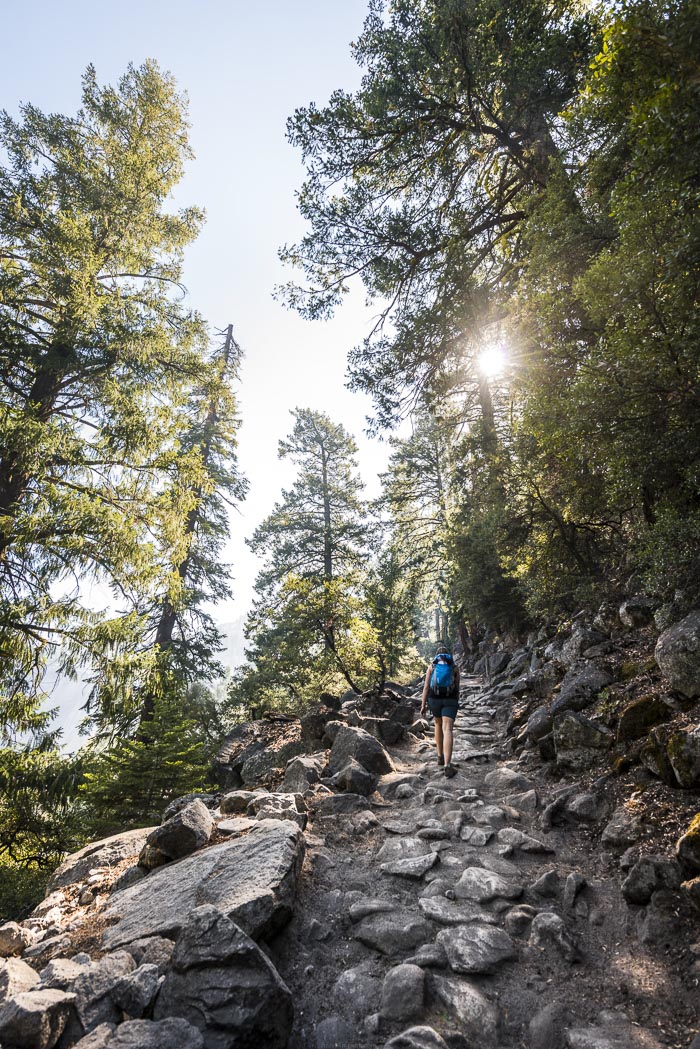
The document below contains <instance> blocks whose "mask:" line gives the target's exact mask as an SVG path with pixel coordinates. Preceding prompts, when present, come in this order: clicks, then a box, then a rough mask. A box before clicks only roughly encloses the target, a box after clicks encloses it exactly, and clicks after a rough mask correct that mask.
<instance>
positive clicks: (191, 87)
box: [0, 0, 387, 622]
mask: <svg viewBox="0 0 700 1049" xmlns="http://www.w3.org/2000/svg"><path fill="white" fill-rule="evenodd" d="M366 6H367V5H366V0H342V2H341V0H296V2H290V0H267V2H262V3H258V4H254V3H251V2H250V0H209V2H199V3H198V4H196V5H195V4H192V3H185V2H184V0H168V2H165V0H138V2H136V0H125V2H121V3H120V4H118V5H97V4H95V3H94V0H64V2H63V3H61V4H57V3H55V0H50V2H48V0H39V2H35V3H33V4H13V5H11V6H8V7H7V8H6V9H5V10H4V11H3V37H4V40H3V43H4V47H3V61H2V64H1V65H0V105H1V106H2V107H4V108H6V109H8V110H9V111H10V112H11V113H16V111H17V106H18V104H19V102H20V101H26V102H32V103H34V104H36V105H38V106H39V107H40V108H42V109H45V110H48V111H54V112H66V113H71V112H74V111H75V109H76V108H77V107H78V105H79V101H80V76H81V73H82V72H83V70H84V69H85V67H86V66H87V64H88V63H90V62H92V63H93V64H94V65H95V66H96V68H97V74H98V79H99V80H100V82H102V83H103V82H105V81H108V82H114V81H115V80H116V79H117V78H118V76H119V75H120V73H121V72H123V71H124V69H125V68H126V66H127V64H128V63H129V62H133V63H134V64H136V65H138V64H139V63H141V62H142V61H143V60H144V59H146V58H155V59H156V60H157V61H158V62H159V63H160V65H161V67H162V68H164V69H167V70H169V71H170V72H172V73H173V75H174V76H175V78H176V79H177V81H178V84H179V86H180V88H181V89H182V90H184V91H186V92H187V93H188V95H189V98H190V116H191V122H192V132H191V142H192V145H193V147H194V150H195V153H196V161H195V162H194V163H193V164H191V165H190V167H189V169H188V173H187V176H186V178H185V180H184V181H183V183H182V184H181V186H180V187H179V189H178V192H177V203H178V204H183V205H184V204H190V203H192V204H197V205H200V206H203V207H204V208H206V211H207V216H208V219H207V224H206V226H205V229H204V231H203V233H202V235H201V236H200V238H199V239H198V241H197V242H196V243H195V245H194V246H192V247H191V248H190V249H189V251H188V253H187V256H186V264H185V274H184V280H185V284H186V285H187V287H188V289H189V293H190V296H189V301H190V302H191V304H192V305H193V306H194V307H196V308H197V309H199V310H200V311H201V312H202V313H203V314H204V316H205V317H206V318H207V319H208V320H209V321H210V323H211V324H212V326H213V327H217V328H224V327H225V326H226V325H227V324H228V323H229V322H230V323H233V325H234V332H235V335H236V338H237V340H238V342H239V343H240V344H241V346H242V347H243V348H244V350H245V352H246V360H245V364H244V368H243V374H242V387H241V411H242V416H243V427H242V430H241V435H240V463H241V467H242V469H243V471H244V473H246V474H247V476H248V477H249V479H250V494H249V497H248V499H247V500H246V503H245V504H244V505H243V506H242V508H241V515H235V516H234V518H233V521H232V539H231V543H230V545H229V547H228V549H227V550H226V553H225V558H226V560H227V561H229V562H231V563H232V565H233V575H234V578H235V583H234V589H235V599H234V601H233V602H232V603H231V604H230V605H229V606H228V607H222V606H219V609H218V612H217V619H219V620H220V621H221V622H230V621H231V620H233V619H237V618H238V617H239V616H241V615H242V614H243V613H244V612H245V611H246V610H247V607H248V605H249V602H250V597H251V589H252V583H253V579H254V577H255V573H256V571H257V565H256V563H255V559H254V558H253V556H252V554H250V552H249V551H248V550H247V548H246V547H245V544H244V537H245V536H247V535H250V534H251V533H252V531H253V529H254V527H255V526H256V524H257V523H258V522H259V521H260V520H261V519H262V518H263V517H264V516H265V515H266V514H267V513H268V512H269V510H270V509H271V507H272V505H273V503H274V501H275V499H276V498H277V497H278V495H279V492H280V488H281V487H282V485H283V484H287V483H289V476H288V475H287V476H285V470H288V469H289V465H288V464H285V463H280V462H278V460H277V457H276V452H277V442H278V440H279V439H280V437H283V436H284V435H285V434H286V433H288V431H289V430H290V428H291V418H290V416H289V411H290V410H291V409H292V408H294V407H297V406H301V407H306V406H311V407H314V408H318V409H322V410H323V411H326V412H328V414H329V415H330V416H331V417H332V418H334V419H336V420H338V421H340V422H342V423H343V424H344V425H345V426H346V428H347V429H349V430H350V431H351V432H352V433H354V435H355V437H356V439H357V440H358V442H359V444H360V465H361V470H362V474H363V476H364V477H365V479H366V481H367V482H368V487H369V491H370V494H375V493H376V491H377V488H378V486H377V483H376V474H377V471H378V470H381V469H383V468H384V466H385V464H386V458H387V446H386V445H385V444H380V443H378V442H376V441H373V442H370V441H369V440H368V439H366V438H364V437H363V435H362V428H363V425H364V418H365V415H366V414H367V412H368V411H369V408H370V406H369V402H368V401H367V399H366V398H364V397H360V396H359V395H357V394H351V393H350V392H349V391H347V390H346V389H345V388H344V372H345V361H346V355H347V352H348V350H349V349H350V348H351V347H352V346H353V345H355V344H356V343H358V342H360V341H361V339H362V337H363V335H364V334H365V333H366V331H367V330H368V328H369V323H370V316H371V314H370V311H368V310H367V309H366V307H365V306H364V304H363V301H362V295H361V292H359V291H358V293H357V294H356V295H354V297H352V298H351V300H350V301H349V302H348V303H347V305H346V306H345V307H344V308H343V309H342V310H341V311H340V312H339V314H338V315H337V316H336V318H335V319H334V320H333V321H331V322H328V323H323V324H322V323H314V324H311V323H308V322H305V321H302V320H301V319H300V318H299V317H298V316H296V314H293V313H291V312H289V311H288V310H285V309H284V308H283V307H282V306H281V305H280V304H279V303H277V302H275V301H273V299H272V297H271V291H272V288H273V286H274V285H275V284H276V283H278V282H282V281H284V280H286V279H288V278H289V276H290V274H289V273H288V272H286V271H284V270H283V269H282V267H281V265H280V263H279V261H278V259H277V249H278V247H279V246H280V245H282V244H283V243H284V242H289V241H293V240H295V239H297V238H298V237H299V235H300V234H301V232H302V230H303V226H302V223H301V220H300V218H299V216H298V214H297V212H296V208H295V201H294V191H295V189H297V188H298V187H299V186H300V184H301V181H302V176H303V170H302V167H301V163H300V158H299V156H298V154H297V152H296V151H295V150H293V149H292V147H291V146H289V145H288V144H287V142H286V138H285V120H286V118H287V117H288V116H289V115H291V113H292V112H293V110H294V108H295V107H296V106H299V105H305V104H307V103H309V102H311V101H316V102H317V103H319V104H322V103H324V102H325V101H326V100H327V99H328V96H329V95H330V93H331V91H332V90H333V89H335V88H338V87H343V88H345V89H353V88H355V87H356V86H357V85H358V83H359V78H360V71H359V70H358V68H357V67H356V66H355V64H354V62H353V61H352V58H351V56H350V48H349V44H350V41H351V40H353V39H356V38H357V36H358V35H359V32H360V30H361V28H362V23H363V20H364V17H365V14H366Z"/></svg>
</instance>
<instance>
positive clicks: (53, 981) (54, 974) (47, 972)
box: [31, 958, 91, 991]
mask: <svg viewBox="0 0 700 1049" xmlns="http://www.w3.org/2000/svg"><path fill="white" fill-rule="evenodd" d="M90 964H91V962H90V960H89V959H88V962H87V965H88V966H90ZM31 971H32V972H34V970H33V969H32V970H31ZM85 971H86V966H85V964H81V963H80V962H77V961H76V960H75V959H74V958H54V959H52V961H50V962H49V964H48V965H47V966H46V968H44V969H42V970H41V973H40V974H39V976H40V978H41V986H42V987H54V988H57V989H58V990H59V991H67V990H68V989H69V988H70V987H71V986H72V984H73V983H74V981H75V980H77V979H78V977H79V976H81V975H82V974H83V973H84V972H85ZM35 975H36V974H35Z"/></svg>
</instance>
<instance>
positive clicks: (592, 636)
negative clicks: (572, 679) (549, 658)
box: [559, 623, 607, 667]
mask: <svg viewBox="0 0 700 1049" xmlns="http://www.w3.org/2000/svg"><path fill="white" fill-rule="evenodd" d="M606 640H607V639H606V637H605V634H601V633H600V631H599V630H591V629H590V628H589V627H587V626H586V625H585V624H583V623H577V624H576V625H575V626H574V629H573V631H572V633H571V637H569V638H568V639H567V640H566V641H565V642H564V644H563V645H562V648H561V652H560V654H559V659H560V660H561V662H562V663H564V664H565V665H566V666H568V667H571V666H573V665H574V663H576V662H577V661H578V660H579V659H581V657H582V656H583V654H584V652H586V651H587V650H588V649H589V648H593V647H594V645H599V644H600V643H601V642H602V641H606Z"/></svg>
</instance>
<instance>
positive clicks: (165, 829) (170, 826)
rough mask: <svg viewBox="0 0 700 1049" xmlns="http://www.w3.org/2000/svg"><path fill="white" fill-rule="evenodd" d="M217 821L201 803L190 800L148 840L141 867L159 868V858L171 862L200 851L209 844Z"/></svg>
mask: <svg viewBox="0 0 700 1049" xmlns="http://www.w3.org/2000/svg"><path fill="white" fill-rule="evenodd" d="M213 829H214V820H213V819H212V816H211V813H210V812H209V809H208V808H207V807H206V805H204V804H203V803H202V802H201V801H199V800H195V801H191V802H190V803H189V804H188V805H185V807H184V808H183V809H180V811H179V812H177V813H176V814H175V815H174V816H171V818H170V819H169V820H166V822H165V823H162V824H161V825H160V827H156V829H155V830H153V831H151V833H150V834H149V835H148V837H147V838H146V844H145V845H144V847H143V849H142V850H141V853H140V855H139V864H140V866H142V867H145V868H146V869H150V868H152V867H157V866H160V865H161V863H160V862H154V861H155V860H156V859H157V858H158V856H159V855H162V856H164V857H165V859H166V862H167V861H168V860H178V859H181V858H182V857H183V856H188V855H189V854H190V853H192V852H195V851H196V850H197V849H201V848H202V846H203V845H206V843H207V842H208V841H209V837H210V835H211V832H212V830H213Z"/></svg>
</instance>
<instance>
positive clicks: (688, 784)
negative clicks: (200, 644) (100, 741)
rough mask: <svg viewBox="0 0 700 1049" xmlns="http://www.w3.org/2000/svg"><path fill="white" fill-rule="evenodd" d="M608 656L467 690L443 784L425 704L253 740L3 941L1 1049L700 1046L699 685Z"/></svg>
mask: <svg viewBox="0 0 700 1049" xmlns="http://www.w3.org/2000/svg"><path fill="white" fill-rule="evenodd" d="M693 629H695V627H693ZM693 636H694V635H693ZM663 637H664V635H662V639H663ZM583 641H585V642H586V643H587V644H588V645H589V649H590V650H591V651H592V654H591V655H590V656H589V655H588V653H586V654H582V652H581V648H582V644H583ZM538 644H539V643H538ZM615 644H616V645H617V647H618V650H619V653H620V655H619V657H618V656H616V654H615V652H614V651H613V652H612V654H611V648H612V643H606V644H604V645H602V646H601V644H600V642H599V639H598V638H597V637H596V635H595V634H594V633H592V632H589V633H588V634H587V635H585V634H584V632H583V631H582V630H579V631H578V633H577V632H576V631H574V632H572V634H571V635H570V636H567V637H565V638H564V639H562V640H561V641H559V642H557V645H558V646H559V647H558V648H557V647H556V646H552V645H551V643H549V642H547V641H544V642H542V643H541V644H539V648H533V649H532V651H530V652H528V651H525V650H520V651H516V652H515V653H510V654H507V653H506V654H501V653H497V654H496V655H497V658H498V659H499V660H500V662H501V663H502V664H503V669H501V670H500V671H498V672H496V674H495V675H491V681H490V683H488V684H487V683H485V681H484V677H483V676H480V677H477V676H472V677H469V676H467V677H463V686H462V689H461V699H460V711H459V715H458V718H457V721H456V724H455V752H454V762H455V764H456V767H457V773H456V775H454V776H453V777H451V778H448V777H446V776H445V774H444V770H443V769H442V768H440V767H439V766H438V764H437V755H436V750H435V745H434V743H433V741H432V738H431V737H432V725H431V724H429V723H427V722H424V721H422V720H421V719H420V718H419V717H418V712H419V702H420V701H419V695H418V691H417V689H415V688H414V689H411V688H401V687H400V686H396V687H395V688H393V689H392V688H388V689H387V690H386V691H385V692H384V693H383V694H382V695H374V694H368V695H366V696H358V695H355V694H349V695H347V696H345V697H343V698H342V699H339V698H336V697H332V696H326V697H321V698H322V700H323V702H322V703H321V705H320V706H319V707H318V708H316V709H314V710H311V711H310V712H308V713H307V714H306V715H304V716H303V717H302V718H301V719H297V720H295V721H292V720H289V719H286V720H285V719H282V720H281V721H278V722H277V723H274V724H273V723H268V724H264V723H260V722H254V723H246V724H243V725H240V726H238V727H237V728H236V729H235V730H234V731H233V732H232V733H231V734H230V735H229V737H227V739H226V740H225V742H224V744H223V745H222V748H221V752H220V762H219V767H218V771H217V775H218V776H219V778H220V781H221V783H222V786H223V789H222V791H221V792H220V793H217V794H200V795H189V796H186V797H184V798H179V799H176V800H175V801H173V802H172V803H171V804H170V805H169V806H168V808H167V809H166V810H165V812H164V813H163V817H162V822H161V823H160V825H159V826H157V827H152V828H144V829H138V830H128V831H124V832H122V833H120V834H116V835H114V836H112V837H110V838H107V839H104V840H103V841H99V842H94V843H92V844H90V845H87V846H85V847H84V848H83V849H81V850H80V851H79V852H77V853H75V854H73V855H71V856H68V857H66V859H65V860H64V862H63V863H62V864H61V866H60V867H59V868H58V869H57V870H56V871H55V873H54V874H53V876H52V878H51V879H50V881H49V885H48V891H47V896H46V898H45V899H44V900H43V901H42V902H41V903H40V904H39V905H38V906H37V907H36V908H35V909H34V911H33V912H32V914H31V915H29V916H28V917H27V918H26V919H25V920H23V921H21V922H6V923H5V924H4V925H0V1047H2V1049H54V1047H55V1049H73V1047H76V1049H380V1047H381V1049H445V1047H449V1049H519V1047H522V1049H662V1047H666V1049H700V1035H698V1023H699V1019H700V1008H699V1007H700V929H699V928H698V896H699V895H700V891H699V890H700V816H698V815H696V814H697V812H698V796H697V791H698V784H699V783H700V732H699V731H698V729H697V720H698V719H697V706H696V704H697V701H696V700H695V699H694V698H693V696H694V694H695V693H694V692H693V690H694V689H695V684H693V685H692V688H691V687H688V686H684V687H686V692H685V693H683V691H682V689H680V690H679V689H676V690H675V691H674V690H667V691H666V692H664V691H662V687H663V686H662V685H659V684H655V685H654V689H653V690H652V691H651V694H649V687H648V684H647V682H648V680H649V675H648V671H647V670H646V669H643V673H642V674H640V676H639V679H638V680H639V681H640V682H641V684H640V685H639V687H637V685H633V686H631V685H630V683H629V681H628V680H626V679H625V675H624V673H623V672H622V671H621V670H620V666H621V665H623V666H624V665H628V664H629V660H630V652H631V651H632V649H631V648H630V645H629V644H628V643H627V642H626V639H625V637H623V638H622V640H621V641H616V642H615ZM634 644H636V641H635V642H634ZM567 646H568V648H567ZM595 646H597V647H595ZM657 647H658V646H657ZM601 649H602V650H601ZM686 649H687V651H689V652H691V655H693V654H694V653H695V652H696V649H695V648H692V646H686ZM686 649H684V651H686ZM684 658H685V657H684ZM693 658H695V656H694V655H693ZM621 660H627V663H626V664H621V662H620V661H621ZM645 660H646V657H645V656H644V655H643V654H642V657H641V664H640V665H642V666H643V668H646V666H647V662H645ZM567 666H568V668H569V669H568V670H567V669H566V668H567ZM477 669H478V668H477ZM488 669H489V668H488V666H487V670H488ZM693 680H695V679H693ZM614 682H619V684H613V683H614ZM606 689H607V691H606ZM614 689H618V690H619V694H620V702H619V707H618V710H619V712H618V713H617V714H615V715H614V717H615V720H611V715H610V713H609V711H610V709H611V707H610V704H611V702H612V700H611V696H612V695H613V690H614ZM688 695H690V699H687V698H684V696H686V697H687V696H688ZM543 697H544V698H543ZM584 708H585V709H586V715H584V714H582V713H581V710H582V709H584ZM651 715H653V724H651V727H650V725H649V719H650V717H651ZM660 717H662V718H664V719H665V720H664V722H663V723H662V724H661V725H660V727H659V720H658V719H659V718H660ZM611 726H612V727H611ZM640 726H641V727H640ZM613 727H615V728H616V732H613ZM662 745H663V746H662ZM664 747H665V749H663V748H664ZM611 752H612V753H611ZM645 754H647V755H648V758H647V759H645ZM659 755H662V757H663V755H665V757H664V759H663V762H660V759H659ZM659 762H660V763H659ZM664 762H665V764H664ZM628 766H629V770H628V771H625V769H627V768H628ZM649 766H651V768H650V767H649ZM669 770H670V771H669ZM661 774H664V775H666V779H665V780H664V779H663V778H662V775H661ZM671 776H673V777H675V779H674V780H673V782H672V781H671ZM674 784H675V785H674ZM679 787H682V788H683V789H679Z"/></svg>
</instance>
